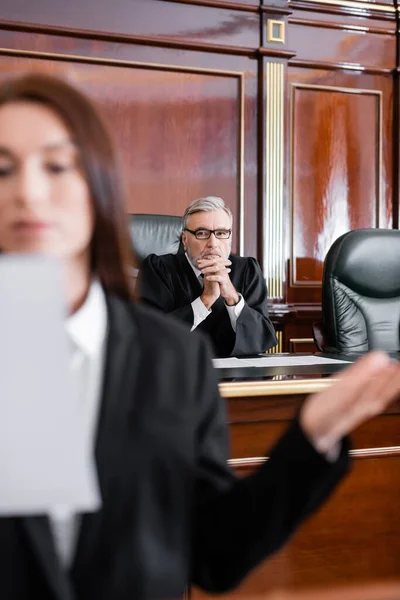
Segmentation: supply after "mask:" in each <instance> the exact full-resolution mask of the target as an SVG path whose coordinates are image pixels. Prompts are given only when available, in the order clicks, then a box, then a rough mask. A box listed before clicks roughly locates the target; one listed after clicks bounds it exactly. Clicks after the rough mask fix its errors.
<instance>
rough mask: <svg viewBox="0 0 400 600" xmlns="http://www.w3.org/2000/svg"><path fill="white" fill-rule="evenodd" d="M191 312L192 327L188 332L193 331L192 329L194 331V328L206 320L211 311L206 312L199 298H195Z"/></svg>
mask: <svg viewBox="0 0 400 600" xmlns="http://www.w3.org/2000/svg"><path fill="white" fill-rule="evenodd" d="M192 310H193V325H192V329H191V330H190V331H193V329H196V327H198V325H200V323H201V322H202V321H204V319H206V318H207V317H208V315H210V314H211V309H210V310H208V309H207V308H206V307H205V306H204V304H203V303H202V301H201V300H200V296H199V297H198V298H196V300H193V302H192Z"/></svg>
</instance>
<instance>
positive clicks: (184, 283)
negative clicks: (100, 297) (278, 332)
mask: <svg viewBox="0 0 400 600" xmlns="http://www.w3.org/2000/svg"><path fill="white" fill-rule="evenodd" d="M231 233H232V213H231V211H230V209H229V208H228V207H227V206H226V204H225V203H224V201H223V200H222V199H221V198H216V197H213V196H209V197H207V198H200V199H198V200H194V201H193V202H192V203H191V204H190V205H189V206H188V208H187V209H186V211H185V214H184V216H183V226H182V243H183V247H184V250H185V253H183V252H182V253H178V254H166V255H164V256H156V255H155V254H151V255H150V256H148V257H147V258H146V259H145V260H144V262H143V265H142V268H141V274H140V279H141V284H140V285H141V297H142V300H143V302H144V303H146V304H149V305H151V306H154V307H156V308H158V309H160V310H162V311H163V312H165V313H170V314H171V315H173V316H175V317H177V318H179V319H181V320H182V321H184V322H185V323H187V325H188V326H189V327H190V328H191V330H192V331H193V330H194V329H199V330H201V331H204V332H206V333H207V334H208V335H209V337H210V338H211V340H212V342H213V345H214V350H215V354H216V355H217V356H243V355H249V354H256V353H258V352H263V351H264V350H267V349H268V348H271V347H272V346H274V345H275V344H276V337H275V333H274V328H273V325H272V323H271V321H270V319H269V317H268V309H267V288H266V285H265V280H264V277H263V275H262V272H261V269H260V266H259V264H258V263H257V261H256V260H255V259H254V258H242V257H238V256H234V255H231V253H230V252H231V245H232V241H231Z"/></svg>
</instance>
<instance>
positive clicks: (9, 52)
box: [0, 48, 245, 256]
mask: <svg viewBox="0 0 400 600" xmlns="http://www.w3.org/2000/svg"><path fill="white" fill-rule="evenodd" d="M0 56H16V57H26V58H38V59H43V60H46V59H48V60H60V61H63V62H67V61H71V62H83V63H89V64H98V65H108V66H116V67H135V68H139V69H152V70H158V71H172V72H182V73H195V74H196V73H197V74H203V75H219V76H222V77H234V78H236V79H237V81H238V85H239V106H238V123H239V126H238V142H237V143H238V146H237V152H238V159H237V171H238V173H237V193H238V200H239V207H238V216H239V218H238V222H239V252H238V254H239V255H240V256H243V255H244V215H245V206H244V133H245V123H244V118H245V116H244V115H245V111H244V102H245V89H244V86H245V73H244V72H243V71H230V70H224V69H210V68H202V67H183V66H180V65H164V64H162V63H151V62H140V61H134V60H122V59H117V58H115V59H114V58H100V57H95V56H84V55H81V54H63V53H57V52H41V51H37V50H19V49H15V48H0Z"/></svg>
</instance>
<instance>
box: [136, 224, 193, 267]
mask: <svg viewBox="0 0 400 600" xmlns="http://www.w3.org/2000/svg"><path fill="white" fill-rule="evenodd" d="M129 232H130V236H131V241H132V247H133V250H134V252H135V254H136V256H137V258H138V259H139V261H142V260H143V259H145V258H146V256H148V255H149V254H158V255H161V254H177V252H178V251H181V250H182V249H183V247H182V243H181V233H182V217H175V216H170V215H145V214H141V215H139V214H136V215H129Z"/></svg>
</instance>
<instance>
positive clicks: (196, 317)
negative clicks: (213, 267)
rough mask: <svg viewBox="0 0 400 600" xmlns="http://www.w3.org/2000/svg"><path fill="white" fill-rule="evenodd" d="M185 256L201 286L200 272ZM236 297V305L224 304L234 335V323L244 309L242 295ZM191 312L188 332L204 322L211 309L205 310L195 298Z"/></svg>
mask: <svg viewBox="0 0 400 600" xmlns="http://www.w3.org/2000/svg"><path fill="white" fill-rule="evenodd" d="M185 256H186V258H187V260H188V263H189V265H190V266H191V267H192V269H193V272H194V274H195V275H196V277H197V279H198V280H199V282H200V283H201V285H203V282H202V281H201V278H200V276H201V271H200V270H199V269H198V268H197V267H195V266H194V265H192V263H191V262H190V259H189V257H188V255H187V253H186V252H185ZM238 296H239V302H238V303H237V304H235V305H234V306H228V305H227V304H225V307H226V310H227V311H228V315H229V318H230V321H231V325H232V329H233V331H234V332H235V333H236V321H237V320H238V318H239V315H240V313H241V312H242V310H243V307H244V298H243V296H242V294H239V293H238ZM192 310H193V325H192V328H191V330H190V331H193V330H194V329H196V327H198V326H199V325H200V323H201V322H202V321H204V319H206V318H207V317H208V315H210V314H211V312H212V309H211V308H210V309H208V308H206V306H205V305H204V304H203V302H202V301H201V298H200V296H199V297H198V298H196V299H195V300H193V302H192Z"/></svg>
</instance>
